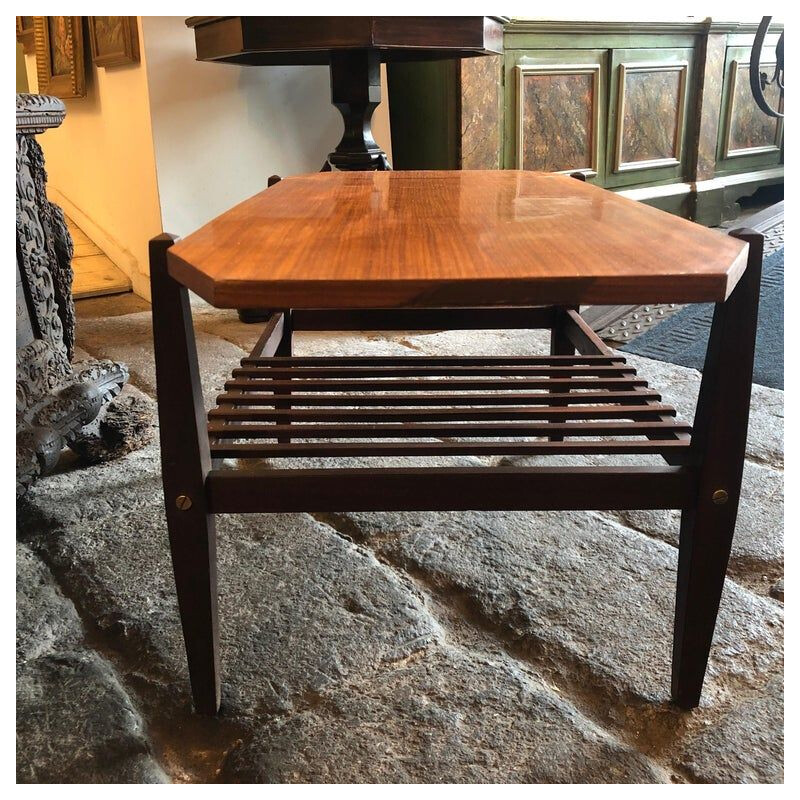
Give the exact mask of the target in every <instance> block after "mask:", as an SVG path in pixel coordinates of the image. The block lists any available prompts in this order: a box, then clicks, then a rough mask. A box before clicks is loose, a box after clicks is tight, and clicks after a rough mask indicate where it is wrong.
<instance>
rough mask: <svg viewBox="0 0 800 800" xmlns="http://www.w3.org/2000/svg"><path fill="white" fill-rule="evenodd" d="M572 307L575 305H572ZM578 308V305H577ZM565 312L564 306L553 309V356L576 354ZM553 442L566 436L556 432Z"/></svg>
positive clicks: (560, 403) (555, 402) (550, 437)
mask: <svg viewBox="0 0 800 800" xmlns="http://www.w3.org/2000/svg"><path fill="white" fill-rule="evenodd" d="M570 307H571V308H572V307H573V306H570ZM575 308H577V307H575ZM565 316H566V315H565V313H564V309H563V308H554V309H553V327H552V328H551V329H550V355H551V356H571V355H574V354H575V345H574V344H573V343H572V341H571V340H570V338H569V337H568V336H567V334H566V332H565V329H564V328H565ZM550 391H551V392H559V391H562V390H561V389H558V388H556V389H551V390H550ZM552 404H553V405H566V403H565V402H563V401H561V402H559V401H558V400H553V401H552ZM548 439H549V441H551V442H563V441H564V437H563V436H561V435H557V434H554V435H553V436H549V437H548Z"/></svg>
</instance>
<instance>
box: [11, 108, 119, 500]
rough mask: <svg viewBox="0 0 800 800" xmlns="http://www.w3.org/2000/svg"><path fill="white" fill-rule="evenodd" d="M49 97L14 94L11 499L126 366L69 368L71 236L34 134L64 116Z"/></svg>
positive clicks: (109, 393) (48, 463)
mask: <svg viewBox="0 0 800 800" xmlns="http://www.w3.org/2000/svg"><path fill="white" fill-rule="evenodd" d="M64 115H65V109H64V104H63V103H62V102H61V101H60V100H58V99H57V98H55V97H46V96H40V95H33V94H18V95H17V298H16V299H17V496H18V497H19V496H21V495H22V494H24V493H25V491H26V490H27V488H28V487H29V486H30V485H31V483H32V482H33V481H34V480H35V479H36V478H37V477H38V476H39V475H41V474H44V473H46V472H47V471H48V470H50V469H52V468H53V467H54V466H55V464H56V462H57V461H58V456H59V454H60V452H61V450H62V449H63V447H64V446H65V444H69V442H70V439H71V438H72V437H73V436H75V435H77V434H78V433H79V431H80V430H81V428H83V427H84V426H86V425H88V424H89V423H91V422H92V421H93V420H94V419H95V418H96V417H97V415H98V413H99V412H100V410H101V409H102V408H103V406H104V405H105V404H107V403H108V402H109V401H110V400H111V399H113V398H114V397H115V396H116V395H118V394H119V393H120V391H121V390H122V387H123V385H124V384H125V381H126V380H127V378H128V372H127V368H126V367H125V365H123V364H117V363H115V362H113V361H99V362H91V363H87V364H85V365H83V367H84V368H83V369H81V370H80V371H79V372H77V373H75V372H74V371H73V368H72V366H71V364H70V359H71V358H72V354H73V348H74V342H75V306H74V303H73V301H72V266H71V261H72V252H73V248H72V239H71V237H70V235H69V232H68V230H67V226H66V223H65V220H64V215H63V212H62V211H61V209H60V208H58V206H56V205H54V204H52V203H50V202H48V200H47V197H46V192H45V186H46V182H47V175H46V173H45V170H44V157H43V155H42V149H41V147H40V146H39V143H38V142H37V141H36V139H35V138H34V135H35V134H36V133H41V132H42V131H44V130H46V129H47V128H54V127H57V126H58V125H60V124H61V122H62V120H63V119H64Z"/></svg>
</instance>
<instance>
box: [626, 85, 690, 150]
mask: <svg viewBox="0 0 800 800" xmlns="http://www.w3.org/2000/svg"><path fill="white" fill-rule="evenodd" d="M680 101H681V73H680V71H678V70H677V69H675V70H669V71H664V70H653V71H646V70H641V71H638V70H637V71H628V72H626V74H625V108H624V113H623V117H622V123H621V124H622V139H621V141H620V157H619V161H620V163H621V164H627V163H630V162H635V161H652V160H653V159H657V158H675V157H676V155H677V152H676V149H677V132H678V118H679V109H680Z"/></svg>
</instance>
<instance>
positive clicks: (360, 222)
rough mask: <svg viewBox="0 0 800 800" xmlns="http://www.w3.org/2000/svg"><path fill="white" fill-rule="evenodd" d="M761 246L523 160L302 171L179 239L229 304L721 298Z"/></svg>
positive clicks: (177, 272)
mask: <svg viewBox="0 0 800 800" xmlns="http://www.w3.org/2000/svg"><path fill="white" fill-rule="evenodd" d="M746 258H747V244H745V243H744V242H742V241H740V240H738V239H734V238H732V237H729V236H726V235H724V234H722V233H720V232H719V231H714V230H710V229H708V228H704V227H703V226H701V225H697V224H695V223H693V222H689V221H687V220H684V219H681V218H680V217H676V216H673V215H671V214H667V213H665V212H663V211H659V210H657V209H654V208H651V207H649V206H646V205H643V204H641V203H638V202H635V201H633V200H629V199H627V198H624V197H620V196H619V195H618V194H615V193H614V192H610V191H607V190H604V189H600V188H598V187H596V186H592V185H591V184H587V183H584V182H582V181H578V180H575V179H574V178H570V177H567V176H564V175H554V174H551V173H538V172H527V171H518V170H501V171H436V172H433V171H430V172H331V173H318V174H313V175H301V176H297V177H292V178H286V179H284V180H282V181H281V182H280V183H278V184H277V185H275V186H273V187H271V188H269V189H267V190H265V191H263V192H261V193H260V194H257V195H255V196H254V197H251V198H250V199H249V200H246V201H244V202H243V203H240V204H239V205H237V206H235V207H234V208H232V209H231V210H230V211H227V212H225V213H224V214H222V215H221V216H219V217H217V218H216V219H214V220H212V221H211V222H209V223H208V224H207V225H204V226H203V227H202V228H200V229H199V230H197V231H196V232H194V233H192V234H191V235H189V236H187V237H186V238H185V239H182V240H181V241H178V242H177V243H176V244H175V245H174V246H173V247H172V248H170V250H169V251H168V265H169V272H170V274H171V275H172V276H173V277H174V278H176V279H177V280H178V281H180V282H181V283H183V284H184V285H185V286H187V287H188V288H189V289H191V290H192V291H194V292H195V293H197V294H199V295H200V296H201V297H203V298H204V299H205V300H207V301H208V302H210V303H212V304H213V305H215V306H218V307H220V308H261V307H264V308H397V307H438V306H498V305H503V306H505V305H511V306H514V305H517V306H519V305H537V304H563V305H569V304H581V303H587V304H588V303H656V302H679V303H684V302H686V303H690V302H712V301H722V300H725V299H726V298H727V296H728V295H729V294H730V292H731V291H732V290H733V287H734V286H735V285H736V283H737V281H738V280H739V278H740V276H741V274H742V272H743V270H744V267H745V263H746Z"/></svg>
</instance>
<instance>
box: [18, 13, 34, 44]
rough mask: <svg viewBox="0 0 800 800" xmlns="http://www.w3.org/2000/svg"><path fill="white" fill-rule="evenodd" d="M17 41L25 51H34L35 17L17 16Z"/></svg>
mask: <svg viewBox="0 0 800 800" xmlns="http://www.w3.org/2000/svg"><path fill="white" fill-rule="evenodd" d="M17 41H18V42H20V43H21V44H22V50H23V52H25V53H32V52H33V17H17Z"/></svg>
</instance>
